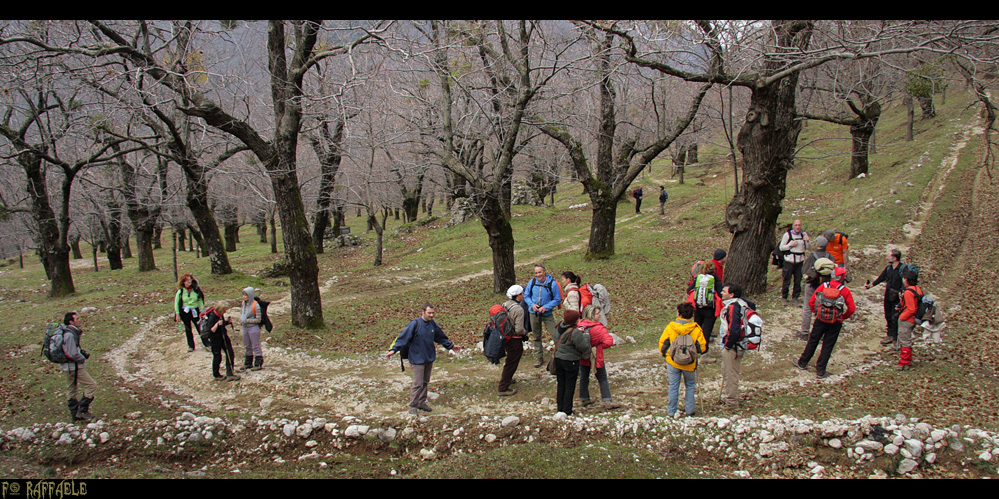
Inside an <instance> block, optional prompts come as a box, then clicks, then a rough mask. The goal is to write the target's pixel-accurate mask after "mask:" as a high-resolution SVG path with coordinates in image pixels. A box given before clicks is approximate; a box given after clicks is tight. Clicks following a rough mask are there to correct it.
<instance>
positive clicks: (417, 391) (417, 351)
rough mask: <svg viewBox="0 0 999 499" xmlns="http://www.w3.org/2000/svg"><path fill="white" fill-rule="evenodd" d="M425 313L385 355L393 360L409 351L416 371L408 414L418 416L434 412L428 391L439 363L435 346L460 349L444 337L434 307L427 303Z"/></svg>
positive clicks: (411, 324) (410, 361)
mask: <svg viewBox="0 0 999 499" xmlns="http://www.w3.org/2000/svg"><path fill="white" fill-rule="evenodd" d="M422 310H423V312H422V313H421V314H420V316H419V317H417V318H415V319H413V320H412V321H411V322H410V323H409V324H408V325H407V326H406V329H403V330H402V332H401V333H399V337H398V338H396V340H395V344H393V345H392V350H389V352H388V353H386V354H385V358H386V359H388V358H390V357H392V355H393V354H395V353H396V352H400V351H402V350H403V348H407V349H408V355H406V356H408V357H409V365H410V367H411V369H412V371H413V386H412V388H411V389H410V391H409V413H410V414H416V413H417V411H418V410H419V411H427V412H430V411H432V410H433V409H431V408H430V406H429V405H427V391H428V389H429V387H430V372H431V371H432V370H433V368H434V361H435V360H437V348H436V347H435V346H434V343H439V344H440V345H441V346H443V347H444V348H446V349H448V350H451V351H452V352H454V353H458V352H459V351H460V350H461V348H459V347H458V345H455V344H454V343H451V340H449V339H448V337H447V335H445V334H444V330H442V329H441V327H440V326H438V325H437V323H436V322H434V307H433V305H431V304H429V303H425V304H424V305H423V307H422Z"/></svg>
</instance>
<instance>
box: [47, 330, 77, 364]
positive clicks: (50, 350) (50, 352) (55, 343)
mask: <svg viewBox="0 0 999 499" xmlns="http://www.w3.org/2000/svg"><path fill="white" fill-rule="evenodd" d="M65 333H66V331H65V330H63V328H62V324H59V323H57V322H53V323H52V324H49V325H48V326H47V327H46V328H45V335H44V336H42V355H44V356H45V358H46V359H49V360H50V361H52V362H54V363H56V364H64V363H66V362H72V361H70V360H69V359H68V358H67V357H66V353H65V352H63V350H62V341H63V335H64V334H65Z"/></svg>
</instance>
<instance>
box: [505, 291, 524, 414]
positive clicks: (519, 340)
mask: <svg viewBox="0 0 999 499" xmlns="http://www.w3.org/2000/svg"><path fill="white" fill-rule="evenodd" d="M506 296H507V298H509V300H507V301H506V302H504V303H503V308H505V309H506V313H507V316H508V317H509V320H511V321H513V336H511V337H510V339H509V340H506V342H505V343H504V348H506V362H505V363H503V374H501V375H500V380H499V396H500V397H509V396H510V395H514V394H516V393H517V389H516V388H510V385H512V384H514V383H515V381H514V380H513V375H514V374H515V373H516V372H517V366H519V365H520V358H521V357H523V356H524V337H525V336H527V331H525V330H524V309H523V308H522V307H521V306H520V303H521V302H522V301H524V288H523V286H521V285H519V284H514V285H513V286H510V289H507V290H506Z"/></svg>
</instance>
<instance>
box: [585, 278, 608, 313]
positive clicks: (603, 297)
mask: <svg viewBox="0 0 999 499" xmlns="http://www.w3.org/2000/svg"><path fill="white" fill-rule="evenodd" d="M587 287H588V288H589V290H590V292H592V293H593V303H596V304H597V306H599V307H600V310H601V312H603V314H602V316H603V317H606V316H607V314H609V313H610V311H611V302H610V293H608V292H607V288H606V287H604V285H603V284H599V283H597V284H593V285H590V284H588V283H587Z"/></svg>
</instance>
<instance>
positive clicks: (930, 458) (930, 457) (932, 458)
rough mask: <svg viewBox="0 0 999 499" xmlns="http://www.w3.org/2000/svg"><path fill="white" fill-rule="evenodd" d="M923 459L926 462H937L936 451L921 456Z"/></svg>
mask: <svg viewBox="0 0 999 499" xmlns="http://www.w3.org/2000/svg"><path fill="white" fill-rule="evenodd" d="M923 459H924V460H926V462H927V463H930V464H933V463H935V462H937V453H936V452H930V453H929V454H927V455H926V456H925V457H923Z"/></svg>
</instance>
